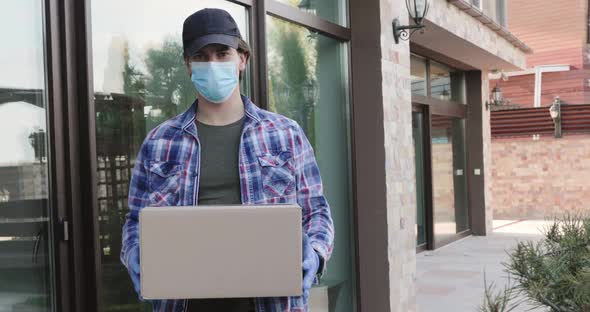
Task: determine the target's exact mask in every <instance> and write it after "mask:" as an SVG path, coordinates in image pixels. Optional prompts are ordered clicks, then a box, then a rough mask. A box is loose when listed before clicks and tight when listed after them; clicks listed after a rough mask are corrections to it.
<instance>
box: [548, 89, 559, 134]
mask: <svg viewBox="0 0 590 312" xmlns="http://www.w3.org/2000/svg"><path fill="white" fill-rule="evenodd" d="M549 114H550V115H551V119H553V125H554V126H555V133H554V136H555V137H556V138H561V99H560V98H559V96H556V97H555V100H554V101H553V104H552V105H551V107H550V108H549Z"/></svg>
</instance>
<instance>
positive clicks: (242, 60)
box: [238, 52, 250, 72]
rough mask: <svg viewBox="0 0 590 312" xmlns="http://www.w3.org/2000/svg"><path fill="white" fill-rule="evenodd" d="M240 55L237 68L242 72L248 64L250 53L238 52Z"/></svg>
mask: <svg viewBox="0 0 590 312" xmlns="http://www.w3.org/2000/svg"><path fill="white" fill-rule="evenodd" d="M238 56H239V57H240V63H239V64H238V69H239V70H240V71H241V72H243V71H245V70H246V66H247V65H248V59H249V58H250V53H247V52H246V53H238Z"/></svg>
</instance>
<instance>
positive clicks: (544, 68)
mask: <svg viewBox="0 0 590 312" xmlns="http://www.w3.org/2000/svg"><path fill="white" fill-rule="evenodd" d="M570 70H571V66H570V65H539V66H535V67H534V68H529V69H526V70H521V71H516V72H506V73H495V74H489V78H490V79H492V80H495V79H502V78H503V77H506V78H510V77H517V76H525V75H535V97H534V107H541V90H542V86H543V73H557V72H566V71H570ZM556 95H557V94H556Z"/></svg>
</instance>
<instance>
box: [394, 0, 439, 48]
mask: <svg viewBox="0 0 590 312" xmlns="http://www.w3.org/2000/svg"><path fill="white" fill-rule="evenodd" d="M406 7H407V8H408V13H410V17H411V18H412V19H413V20H414V23H415V24H416V25H407V26H402V25H400V21H399V19H398V18H396V19H394V20H393V38H394V39H395V43H396V44H397V43H399V40H400V39H402V40H408V39H410V37H411V36H412V35H413V34H414V32H415V31H416V30H418V29H422V31H424V25H423V24H422V22H423V21H424V17H425V16H426V14H428V9H429V8H430V5H429V4H428V0H406ZM410 29H411V30H412V32H411V33H410V32H408V30H410Z"/></svg>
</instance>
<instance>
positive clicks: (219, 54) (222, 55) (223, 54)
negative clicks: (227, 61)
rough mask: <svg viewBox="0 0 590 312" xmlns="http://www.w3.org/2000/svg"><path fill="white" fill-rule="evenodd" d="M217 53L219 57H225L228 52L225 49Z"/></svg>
mask: <svg viewBox="0 0 590 312" xmlns="http://www.w3.org/2000/svg"><path fill="white" fill-rule="evenodd" d="M217 55H218V56H219V57H226V56H228V55H229V53H228V52H226V51H225V52H219V53H217Z"/></svg>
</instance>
